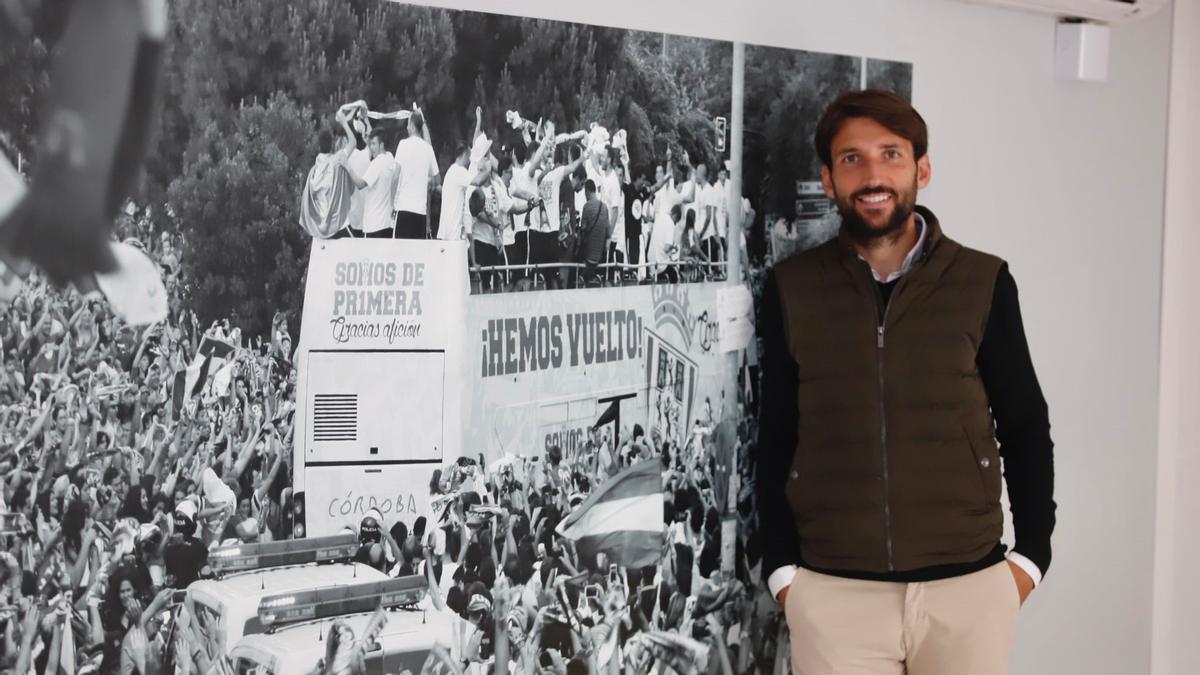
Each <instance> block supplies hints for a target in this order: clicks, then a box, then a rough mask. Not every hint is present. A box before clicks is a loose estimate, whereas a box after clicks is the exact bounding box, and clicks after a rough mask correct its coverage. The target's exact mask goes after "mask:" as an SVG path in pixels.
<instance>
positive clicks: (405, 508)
mask: <svg viewBox="0 0 1200 675" xmlns="http://www.w3.org/2000/svg"><path fill="white" fill-rule="evenodd" d="M748 315H749V293H748V292H746V291H745V289H744V288H737V289H734V288H730V287H729V286H727V285H725V284H724V283H717V282H699V283H672V284H640V285H625V286H615V287H606V288H589V289H575V290H534V291H527V292H517V293H487V294H472V293H471V292H470V281H469V274H468V270H467V255H466V251H465V242H443V241H406V240H365V239H341V240H336V241H319V242H314V244H313V249H312V254H311V258H310V261H309V269H308V278H307V285H306V289H305V299H304V309H303V316H302V320H301V332H300V340H299V344H298V349H297V354H296V365H297V370H298V373H297V377H298V379H297V405H296V411H297V412H296V432H295V433H296V435H295V458H294V465H293V467H294V473H295V475H294V486H295V504H296V512H297V518H296V521H295V532H294V535H295V536H298V537H300V536H318V535H324V534H331V533H334V532H337V531H338V530H340V529H342V528H343V527H344V526H346V525H350V526H356V525H357V524H358V523H359V521H360V520H361V519H362V517H363V515H364V514H365V513H366V512H367V511H368V510H369V509H371V508H378V509H379V510H380V512H381V513H382V515H383V516H384V519H385V521H388V522H394V521H395V520H396V519H400V520H403V521H405V522H406V523H407V524H408V525H409V526H410V527H411V526H412V525H413V524H414V522H415V520H416V518H417V517H419V516H426V517H431V516H432V513H431V510H432V509H431V503H430V502H431V499H430V480H431V477H432V475H433V472H434V470H435V469H438V468H441V467H444V466H445V465H446V464H448V463H450V462H453V461H455V460H456V459H458V458H459V457H469V458H472V459H478V458H480V456H482V458H483V461H484V462H485V464H487V465H489V466H491V465H493V463H494V462H496V461H497V460H502V459H503V458H505V457H506V456H511V458H513V460H514V461H521V462H526V461H529V462H537V461H539V460H541V459H542V458H544V457H545V455H546V453H547V451H548V450H549V449H550V448H551V447H555V446H557V447H558V448H559V449H560V450H561V451H562V453H563V454H564V455H565V456H570V455H571V454H572V453H574V452H578V451H580V450H582V449H583V448H584V447H585V446H586V444H587V442H588V440H589V438H590V434H591V433H593V431H592V430H593V428H596V427H597V422H604V424H602V425H600V426H599V428H598V431H596V432H595V433H597V434H599V435H604V434H608V435H609V436H610V437H611V436H612V435H613V434H616V433H620V432H622V431H624V432H626V433H627V432H629V431H631V430H632V429H633V427H634V425H640V426H641V427H642V428H643V430H644V431H645V432H646V435H647V438H654V437H657V438H658V439H659V440H660V441H669V442H671V443H682V442H684V441H685V440H686V439H687V438H688V437H689V435H690V434H691V433H692V431H693V429H694V427H695V426H696V424H697V423H699V424H700V425H702V426H703V425H707V424H709V423H711V422H712V421H713V420H717V419H720V418H721V417H722V412H723V409H722V407H723V406H726V408H725V409H726V410H729V407H730V406H735V405H736V401H737V392H734V391H726V390H725V389H726V388H727V387H729V386H730V385H729V384H728V383H726V382H725V380H724V373H726V372H727V371H726V370H725V364H726V353H725V352H724V351H722V344H721V342H722V335H723V334H725V335H726V336H728V334H727V333H725V332H723V331H725V330H726V329H728V328H729V327H731V326H733V325H734V324H738V325H740V326H742V327H743V328H744V326H745V323H746V322H747V321H748ZM723 324H724V326H725V328H722V325H723ZM728 346H729V345H728V344H727V345H726V347H728ZM751 351H753V350H751ZM432 522H433V521H431V523H432Z"/></svg>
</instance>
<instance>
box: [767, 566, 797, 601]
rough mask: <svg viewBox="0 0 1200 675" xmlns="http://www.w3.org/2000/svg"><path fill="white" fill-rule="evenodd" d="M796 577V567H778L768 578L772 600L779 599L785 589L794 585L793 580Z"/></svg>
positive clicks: (768, 587) (768, 588)
mask: <svg viewBox="0 0 1200 675" xmlns="http://www.w3.org/2000/svg"><path fill="white" fill-rule="evenodd" d="M795 577H796V566H795V565H783V566H782V567H777V568H776V569H775V570H774V571H773V572H771V574H770V576H768V577H767V590H769V591H770V592H771V597H772V598H778V597H779V593H780V592H781V591H783V589H785V588H787V587H789V586H791V585H792V580H793V579H795Z"/></svg>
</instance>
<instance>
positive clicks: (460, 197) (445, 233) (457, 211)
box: [437, 144, 471, 241]
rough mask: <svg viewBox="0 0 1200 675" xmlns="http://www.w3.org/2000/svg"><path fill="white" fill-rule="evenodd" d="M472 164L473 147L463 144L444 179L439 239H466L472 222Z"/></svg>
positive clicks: (439, 218)
mask: <svg viewBox="0 0 1200 675" xmlns="http://www.w3.org/2000/svg"><path fill="white" fill-rule="evenodd" d="M470 162H471V147H470V146H469V145H466V144H463V145H461V146H459V148H458V154H457V155H455V157H454V164H451V165H450V168H449V169H446V177H445V178H443V179H442V208H441V213H440V215H439V216H438V231H437V238H438V239H444V240H452V241H457V240H459V239H466V238H467V235H466V229H467V228H468V227H469V226H470V224H471V221H470V219H469V218H468V217H467V188H468V187H469V186H470V185H471V176H470V175H469V174H468V173H467V166H468V165H469V164H470Z"/></svg>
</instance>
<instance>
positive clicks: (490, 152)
mask: <svg viewBox="0 0 1200 675" xmlns="http://www.w3.org/2000/svg"><path fill="white" fill-rule="evenodd" d="M482 117H483V115H482V110H481V109H479V108H476V111H475V128H474V130H473V131H472V132H471V135H470V138H471V141H470V142H469V143H463V144H462V145H461V146H459V147H458V148H457V149H456V150H455V152H454V159H453V162H452V163H451V164H450V165H449V166H448V167H446V169H445V172H444V175H443V173H442V171H441V168H440V167H439V166H438V161H437V157H436V156H435V153H434V151H433V147H432V141H431V137H430V129H429V124H428V120H426V119H425V116H424V113H423V112H422V110H421V108H420V107H419V106H417V105H415V104H414V105H413V107H412V109H411V110H402V111H398V112H395V113H378V112H373V111H370V110H369V109H368V107H367V105H366V103H365V102H363V101H357V102H354V103H350V104H346V105H344V106H342V107H341V108H340V109H339V110H338V111H337V113H336V115H335V120H334V122H333V124H332V125H330V126H329V128H323V129H321V130H320V131H319V133H318V150H319V154H318V155H317V157H316V159H315V161H314V164H313V167H312V169H311V170H310V171H309V174H308V177H307V179H306V182H305V187H304V191H303V195H302V197H301V224H302V225H303V226H304V227H305V229H306V230H307V231H308V232H309V233H311V234H312V235H313V236H314V237H318V238H343V237H358V238H401V239H426V238H429V239H441V240H466V241H468V242H469V245H468V251H469V256H470V265H471V267H472V269H473V271H474V274H475V275H476V276H475V279H476V281H477V286H476V288H477V289H478V290H481V291H485V292H487V291H513V290H524V289H529V288H573V287H578V286H587V285H618V284H624V283H636V282H652V281H670V282H679V281H700V280H705V279H718V278H721V277H722V276H723V275H724V266H723V265H722V264H721V263H722V262H724V261H725V260H726V259H727V256H728V251H729V245H728V230H729V221H730V214H731V211H732V209H740V214H741V217H742V222H746V223H749V222H753V219H754V216H755V214H754V210H753V209H752V208H751V205H750V201H749V199H746V198H741V199H740V201H732V200H733V195H731V194H730V193H731V186H730V182H729V169H728V165H727V163H726V164H723V165H720V166H709V165H708V164H707V163H705V162H693V161H691V159H690V158H689V157H688V155H687V153H686V152H684V153H683V156H682V157H679V158H677V157H674V156H673V155H672V152H671V151H670V150H669V149H668V150H667V151H666V154H665V158H664V159H663V160H662V161H659V162H657V163H655V164H654V173H655V175H654V177H653V178H651V177H650V176H648V175H640V176H634V175H633V174H632V172H631V170H630V157H629V152H628V144H627V138H626V134H625V132H624V131H623V130H618V131H616V132H615V133H611V134H610V133H609V131H608V129H607V128H605V127H603V126H600V125H598V124H596V123H592V124H591V125H589V128H587V129H581V130H577V131H574V132H569V133H562V132H558V131H557V129H556V127H555V125H554V123H553V122H551V121H545V120H542V121H539V122H537V123H534V122H532V121H530V120H526V119H522V117H521V115H520V113H519V112H518V111H511V110H510V111H507V113H506V115H505V120H506V124H505V126H504V128H502V129H500V130H498V131H496V132H494V133H493V135H492V136H491V137H489V136H488V134H487V133H485V132H484V131H483V130H482V128H481V127H482ZM385 119H391V120H399V121H401V125H400V126H399V128H395V129H393V128H389V127H387V126H385V125H384V124H382V123H380V124H376V125H374V126H373V125H372V122H371V120H375V121H376V122H379V121H380V120H385ZM394 133H398V134H399V135H402V136H403V138H401V139H399V140H398V141H396V140H395V139H394V138H392V136H393V134H394ZM393 142H395V152H394V153H392V152H389V151H388V148H390V147H392V145H391V144H392V143H393ZM741 250H742V251H743V252H744V251H745V246H744V245H743V246H742V247H741Z"/></svg>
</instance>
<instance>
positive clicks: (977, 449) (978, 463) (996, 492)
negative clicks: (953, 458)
mask: <svg viewBox="0 0 1200 675" xmlns="http://www.w3.org/2000/svg"><path fill="white" fill-rule="evenodd" d="M963 436H964V437H966V439H967V445H968V446H970V448H971V457H972V458H973V459H974V460H975V468H976V470H978V472H979V480H980V483H981V484H982V487H983V495H984V497H986V498H987V501H988V503H989V504H993V503H998V502H999V501H1000V489H1001V488H1000V455H999V453H998V452H996V451H995V448H994V446H993V450H992V451H991V452H988V451H987V450H986V449H985V448H983V447H981V446H980V444H978V443H976V442H975V439H973V438H972V437H971V432H969V431H967V428H966V426H964V427H963ZM989 445H992V444H989Z"/></svg>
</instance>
